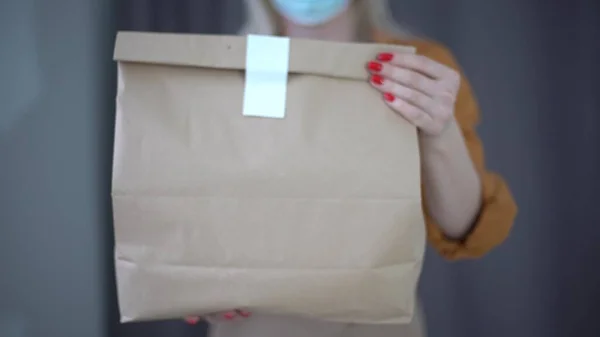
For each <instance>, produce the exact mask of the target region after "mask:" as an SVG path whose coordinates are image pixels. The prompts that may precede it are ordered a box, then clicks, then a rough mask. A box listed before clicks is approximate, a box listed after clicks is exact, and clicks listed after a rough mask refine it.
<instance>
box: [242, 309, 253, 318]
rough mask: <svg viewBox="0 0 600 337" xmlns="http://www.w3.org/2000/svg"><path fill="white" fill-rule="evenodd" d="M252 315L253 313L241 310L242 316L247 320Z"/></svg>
mask: <svg viewBox="0 0 600 337" xmlns="http://www.w3.org/2000/svg"><path fill="white" fill-rule="evenodd" d="M250 315H252V313H251V312H249V311H242V310H240V316H242V317H245V318H248V317H250Z"/></svg>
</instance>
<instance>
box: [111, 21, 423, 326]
mask: <svg viewBox="0 0 600 337" xmlns="http://www.w3.org/2000/svg"><path fill="white" fill-rule="evenodd" d="M382 51H398V52H407V53H412V52H414V49H412V48H409V47H402V46H388V45H378V44H356V43H334V42H323V41H313V40H303V39H288V38H283V37H261V36H248V37H242V36H208V35H183V34H155V33H136V32H121V33H119V34H118V37H117V40H116V47H115V60H117V61H118V65H119V66H118V69H119V78H118V95H117V113H116V131H115V149H114V167H113V185H112V200H113V209H114V226H115V235H116V247H115V260H116V274H117V275H116V276H117V283H118V297H119V305H120V311H121V319H122V321H123V322H129V321H145V320H158V319H170V318H181V317H184V316H186V315H191V314H199V315H201V314H205V313H212V312H219V311H223V310H229V309H232V308H243V309H248V310H251V311H255V312H263V313H274V314H284V315H297V316H302V317H309V318H310V317H314V318H318V319H322V320H327V321H336V322H353V323H406V322H408V321H410V320H411V317H412V315H413V308H414V305H415V289H416V286H417V281H418V278H419V275H420V271H421V265H422V261H423V253H424V246H425V227H424V218H423V213H422V208H421V190H420V165H419V151H418V142H417V131H416V129H415V128H414V127H413V126H411V125H410V124H409V123H407V122H406V121H404V120H403V119H402V118H401V117H400V116H398V115H396V114H395V113H394V112H393V111H392V110H391V109H390V108H389V107H388V106H386V105H385V103H384V101H383V100H382V96H381V93H379V92H377V91H376V90H374V89H373V88H371V87H370V85H369V83H368V81H367V78H368V74H367V72H366V70H365V64H366V62H368V61H369V60H371V59H373V58H374V57H375V55H376V54H377V53H378V52H382Z"/></svg>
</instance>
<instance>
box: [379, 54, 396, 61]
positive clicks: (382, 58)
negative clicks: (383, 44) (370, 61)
mask: <svg viewBox="0 0 600 337" xmlns="http://www.w3.org/2000/svg"><path fill="white" fill-rule="evenodd" d="M393 58H394V54H392V53H379V55H377V59H378V60H379V61H383V62H388V61H391V60H392V59H393Z"/></svg>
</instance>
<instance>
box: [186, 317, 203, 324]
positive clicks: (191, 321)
mask: <svg viewBox="0 0 600 337" xmlns="http://www.w3.org/2000/svg"><path fill="white" fill-rule="evenodd" d="M199 321H200V318H199V317H188V318H186V319H185V322H186V323H187V324H192V325H194V324H197V323H198V322H199Z"/></svg>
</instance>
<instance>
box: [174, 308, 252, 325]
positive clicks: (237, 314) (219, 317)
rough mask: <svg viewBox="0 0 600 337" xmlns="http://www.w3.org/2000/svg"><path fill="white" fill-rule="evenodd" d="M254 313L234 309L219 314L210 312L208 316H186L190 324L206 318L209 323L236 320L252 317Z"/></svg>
mask: <svg viewBox="0 0 600 337" xmlns="http://www.w3.org/2000/svg"><path fill="white" fill-rule="evenodd" d="M251 315H252V314H251V313H250V312H249V311H245V310H232V311H226V312H221V313H217V314H210V315H206V316H188V317H186V318H185V321H186V322H187V323H188V324H197V323H198V322H200V321H201V320H203V319H204V320H206V321H207V322H209V323H216V322H220V321H234V320H237V319H245V318H248V317H250V316H251Z"/></svg>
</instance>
